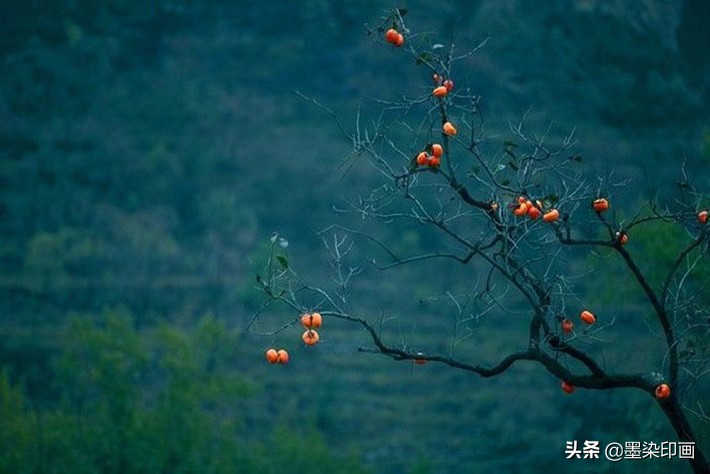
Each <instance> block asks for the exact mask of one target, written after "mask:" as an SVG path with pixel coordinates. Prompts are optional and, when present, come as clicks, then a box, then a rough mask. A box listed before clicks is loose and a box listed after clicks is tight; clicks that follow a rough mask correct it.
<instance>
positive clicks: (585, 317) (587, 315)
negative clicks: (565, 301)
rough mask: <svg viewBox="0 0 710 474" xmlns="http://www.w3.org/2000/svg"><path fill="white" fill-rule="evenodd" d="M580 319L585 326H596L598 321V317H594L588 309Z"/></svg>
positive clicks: (580, 315)
mask: <svg viewBox="0 0 710 474" xmlns="http://www.w3.org/2000/svg"><path fill="white" fill-rule="evenodd" d="M579 318H580V319H581V320H582V321H583V322H584V323H585V324H594V323H595V322H596V320H597V317H596V316H594V314H593V313H592V312H591V311H587V310H586V309H585V310H584V311H582V312H581V313H580V314H579Z"/></svg>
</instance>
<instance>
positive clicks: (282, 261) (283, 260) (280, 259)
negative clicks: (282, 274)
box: [276, 255, 288, 270]
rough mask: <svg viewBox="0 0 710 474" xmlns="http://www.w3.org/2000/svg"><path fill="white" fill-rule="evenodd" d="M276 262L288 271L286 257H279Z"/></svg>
mask: <svg viewBox="0 0 710 474" xmlns="http://www.w3.org/2000/svg"><path fill="white" fill-rule="evenodd" d="M276 260H278V261H279V263H280V264H281V266H282V267H283V268H284V270H286V269H288V259H287V258H286V257H284V256H283V255H277V256H276Z"/></svg>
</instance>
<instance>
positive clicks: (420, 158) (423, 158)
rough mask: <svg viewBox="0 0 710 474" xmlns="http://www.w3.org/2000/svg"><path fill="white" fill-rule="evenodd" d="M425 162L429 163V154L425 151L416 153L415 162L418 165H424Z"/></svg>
mask: <svg viewBox="0 0 710 474" xmlns="http://www.w3.org/2000/svg"><path fill="white" fill-rule="evenodd" d="M427 163H429V155H427V153H426V152H425V151H423V152H421V153H419V154H418V155H417V164H418V165H419V166H424V165H426V164H427Z"/></svg>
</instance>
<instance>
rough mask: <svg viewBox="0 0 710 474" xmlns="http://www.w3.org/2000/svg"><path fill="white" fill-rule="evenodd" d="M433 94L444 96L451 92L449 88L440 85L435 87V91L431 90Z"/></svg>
mask: <svg viewBox="0 0 710 474" xmlns="http://www.w3.org/2000/svg"><path fill="white" fill-rule="evenodd" d="M431 93H432V94H434V97H444V96H445V95H446V94H448V93H449V89H447V88H446V87H444V86H439V87H435V88H434V90H433V91H431Z"/></svg>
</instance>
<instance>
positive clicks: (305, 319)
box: [301, 313, 323, 329]
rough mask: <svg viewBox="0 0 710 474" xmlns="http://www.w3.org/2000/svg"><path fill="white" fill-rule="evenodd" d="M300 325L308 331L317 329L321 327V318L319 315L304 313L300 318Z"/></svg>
mask: <svg viewBox="0 0 710 474" xmlns="http://www.w3.org/2000/svg"><path fill="white" fill-rule="evenodd" d="M301 324H303V327H305V328H309V329H313V328H319V327H321V325H323V317H322V316H321V314H320V313H306V314H304V315H303V316H301Z"/></svg>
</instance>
